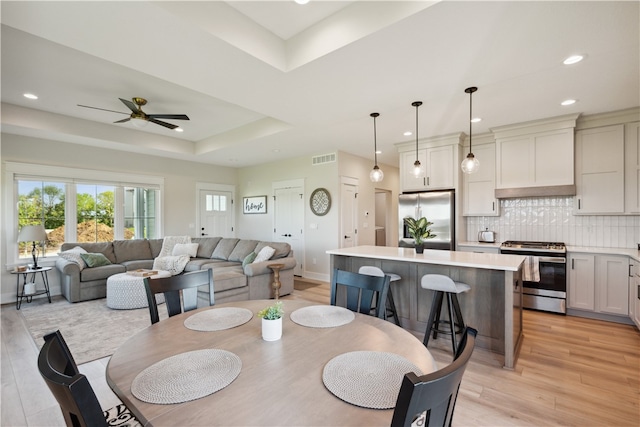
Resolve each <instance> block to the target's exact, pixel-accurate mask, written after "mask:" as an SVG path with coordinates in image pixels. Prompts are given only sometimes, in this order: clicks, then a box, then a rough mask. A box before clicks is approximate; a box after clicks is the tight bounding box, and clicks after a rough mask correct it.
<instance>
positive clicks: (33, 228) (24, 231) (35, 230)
mask: <svg viewBox="0 0 640 427" xmlns="http://www.w3.org/2000/svg"><path fill="white" fill-rule="evenodd" d="M46 240H47V232H46V230H45V229H44V226H43V225H25V226H24V227H22V228H21V229H20V233H19V234H18V242H33V247H32V248H31V256H32V257H33V267H32V269H33V270H37V269H39V268H40V267H39V266H38V248H37V247H36V242H44V241H46Z"/></svg>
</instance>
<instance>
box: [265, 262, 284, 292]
mask: <svg viewBox="0 0 640 427" xmlns="http://www.w3.org/2000/svg"><path fill="white" fill-rule="evenodd" d="M267 267H269V268H270V269H272V270H273V284H272V285H271V286H272V287H273V295H274V298H275V299H279V298H280V288H281V287H282V283H280V269H281V268H282V267H284V264H269V265H268V266H267Z"/></svg>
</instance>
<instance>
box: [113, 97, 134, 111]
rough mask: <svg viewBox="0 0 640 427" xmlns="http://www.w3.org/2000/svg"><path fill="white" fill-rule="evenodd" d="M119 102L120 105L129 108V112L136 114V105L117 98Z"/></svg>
mask: <svg viewBox="0 0 640 427" xmlns="http://www.w3.org/2000/svg"><path fill="white" fill-rule="evenodd" d="M118 99H119V100H120V101H122V103H123V104H124V105H126V106H127V107H129V109H130V110H131V111H133V112H134V113H137V112H138V107H137V106H136V104H134V103H133V102H131V101H129V100H128V99H122V98H118Z"/></svg>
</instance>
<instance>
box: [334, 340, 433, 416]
mask: <svg viewBox="0 0 640 427" xmlns="http://www.w3.org/2000/svg"><path fill="white" fill-rule="evenodd" d="M408 372H415V373H416V375H422V372H421V371H420V370H419V369H418V367H416V366H415V365H414V364H413V363H411V362H410V361H408V360H407V359H405V358H404V357H402V356H400V355H397V354H394V353H384V352H379V351H353V352H350V353H344V354H341V355H339V356H336V357H334V358H333V359H331V360H330V361H329V362H328V363H327V364H326V365H325V367H324V370H323V371H322V381H323V382H324V385H325V387H327V389H328V390H329V391H330V392H331V393H333V394H334V395H335V396H336V397H338V398H340V399H342V400H344V401H345V402H347V403H351V404H352V405H356V406H362V407H364V408H371V409H391V408H394V407H395V406H396V400H397V399H398V392H399V391H400V386H401V385H402V379H403V378H404V374H406V373H408Z"/></svg>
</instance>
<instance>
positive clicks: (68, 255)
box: [58, 246, 87, 271]
mask: <svg viewBox="0 0 640 427" xmlns="http://www.w3.org/2000/svg"><path fill="white" fill-rule="evenodd" d="M86 253H87V251H85V250H84V249H82V248H81V247H80V246H76V247H75V248H73V249H69V250H67V251H64V252H59V253H58V256H59V257H60V258H64V259H66V260H67V261H71V262H75V263H76V264H78V266H79V267H80V271H82V269H83V268H85V267H86V266H87V264H86V263H85V262H84V260H83V259H82V257H81V256H80V254H86Z"/></svg>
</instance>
